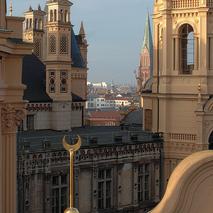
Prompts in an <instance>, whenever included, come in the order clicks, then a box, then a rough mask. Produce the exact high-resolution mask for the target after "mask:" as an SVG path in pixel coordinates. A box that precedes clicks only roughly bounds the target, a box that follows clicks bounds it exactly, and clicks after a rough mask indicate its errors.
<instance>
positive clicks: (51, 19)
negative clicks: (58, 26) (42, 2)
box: [50, 10, 53, 22]
mask: <svg viewBox="0 0 213 213" xmlns="http://www.w3.org/2000/svg"><path fill="white" fill-rule="evenodd" d="M52 21H53V11H52V10H50V22H52Z"/></svg>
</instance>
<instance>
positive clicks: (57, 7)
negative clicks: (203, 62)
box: [20, 0, 88, 130]
mask: <svg viewBox="0 0 213 213" xmlns="http://www.w3.org/2000/svg"><path fill="white" fill-rule="evenodd" d="M71 6H72V3H71V2H70V1H68V0H49V1H47V3H46V6H45V11H42V10H41V7H40V6H38V9H36V10H33V9H32V8H31V7H30V8H29V10H28V11H26V12H25V21H24V31H23V38H24V40H25V41H26V42H32V43H33V44H34V48H33V54H32V55H30V56H26V57H24V61H23V76H22V81H23V84H25V85H26V86H27V89H26V90H25V92H24V99H25V100H27V101H29V103H28V104H27V112H28V113H27V118H26V119H25V120H24V122H23V124H22V127H20V128H21V129H22V130H36V129H40V130H41V129H52V130H65V129H66V130H69V129H71V128H73V127H79V126H83V125H84V116H85V113H84V111H85V102H86V99H87V70H88V68H87V47H88V44H87V41H86V35H85V30H84V26H83V23H81V26H80V31H79V33H78V35H75V33H74V30H73V26H72V21H71V16H70V13H71V11H70V8H71Z"/></svg>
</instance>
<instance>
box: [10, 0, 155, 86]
mask: <svg viewBox="0 0 213 213" xmlns="http://www.w3.org/2000/svg"><path fill="white" fill-rule="evenodd" d="M7 1H8V2H9V0H7ZM45 2H46V0H26V1H24V0H13V10H14V12H13V14H14V15H19V16H20V15H23V12H24V11H25V10H27V9H28V8H29V5H32V7H33V8H37V5H38V4H41V6H42V7H43V6H44V4H45ZM72 2H73V3H74V5H73V6H72V9H71V16H72V24H73V25H74V30H75V32H76V33H78V31H79V25H80V22H81V20H83V21H84V25H85V30H86V34H87V40H88V42H89V56H88V59H89V69H90V70H89V75H88V80H89V81H93V82H97V81H107V82H111V81H114V82H115V83H131V84H133V83H135V79H134V73H133V72H134V70H135V69H137V67H138V64H139V54H140V49H141V45H142V41H143V34H144V24H145V18H146V14H147V11H148V10H149V12H150V13H152V2H153V1H152V0H72Z"/></svg>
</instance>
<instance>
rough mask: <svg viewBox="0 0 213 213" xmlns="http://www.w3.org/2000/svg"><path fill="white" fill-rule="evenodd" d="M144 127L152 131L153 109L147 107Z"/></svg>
mask: <svg viewBox="0 0 213 213" xmlns="http://www.w3.org/2000/svg"><path fill="white" fill-rule="evenodd" d="M144 125H145V126H144V127H145V130H146V131H152V110H151V109H145V123H144Z"/></svg>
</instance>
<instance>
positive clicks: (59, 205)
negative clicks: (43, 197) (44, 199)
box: [52, 174, 68, 213]
mask: <svg viewBox="0 0 213 213" xmlns="http://www.w3.org/2000/svg"><path fill="white" fill-rule="evenodd" d="M67 178H68V176H67V174H62V175H59V176H53V177H52V213H61V212H64V210H65V209H66V208H67V205H68V179H67Z"/></svg>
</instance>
